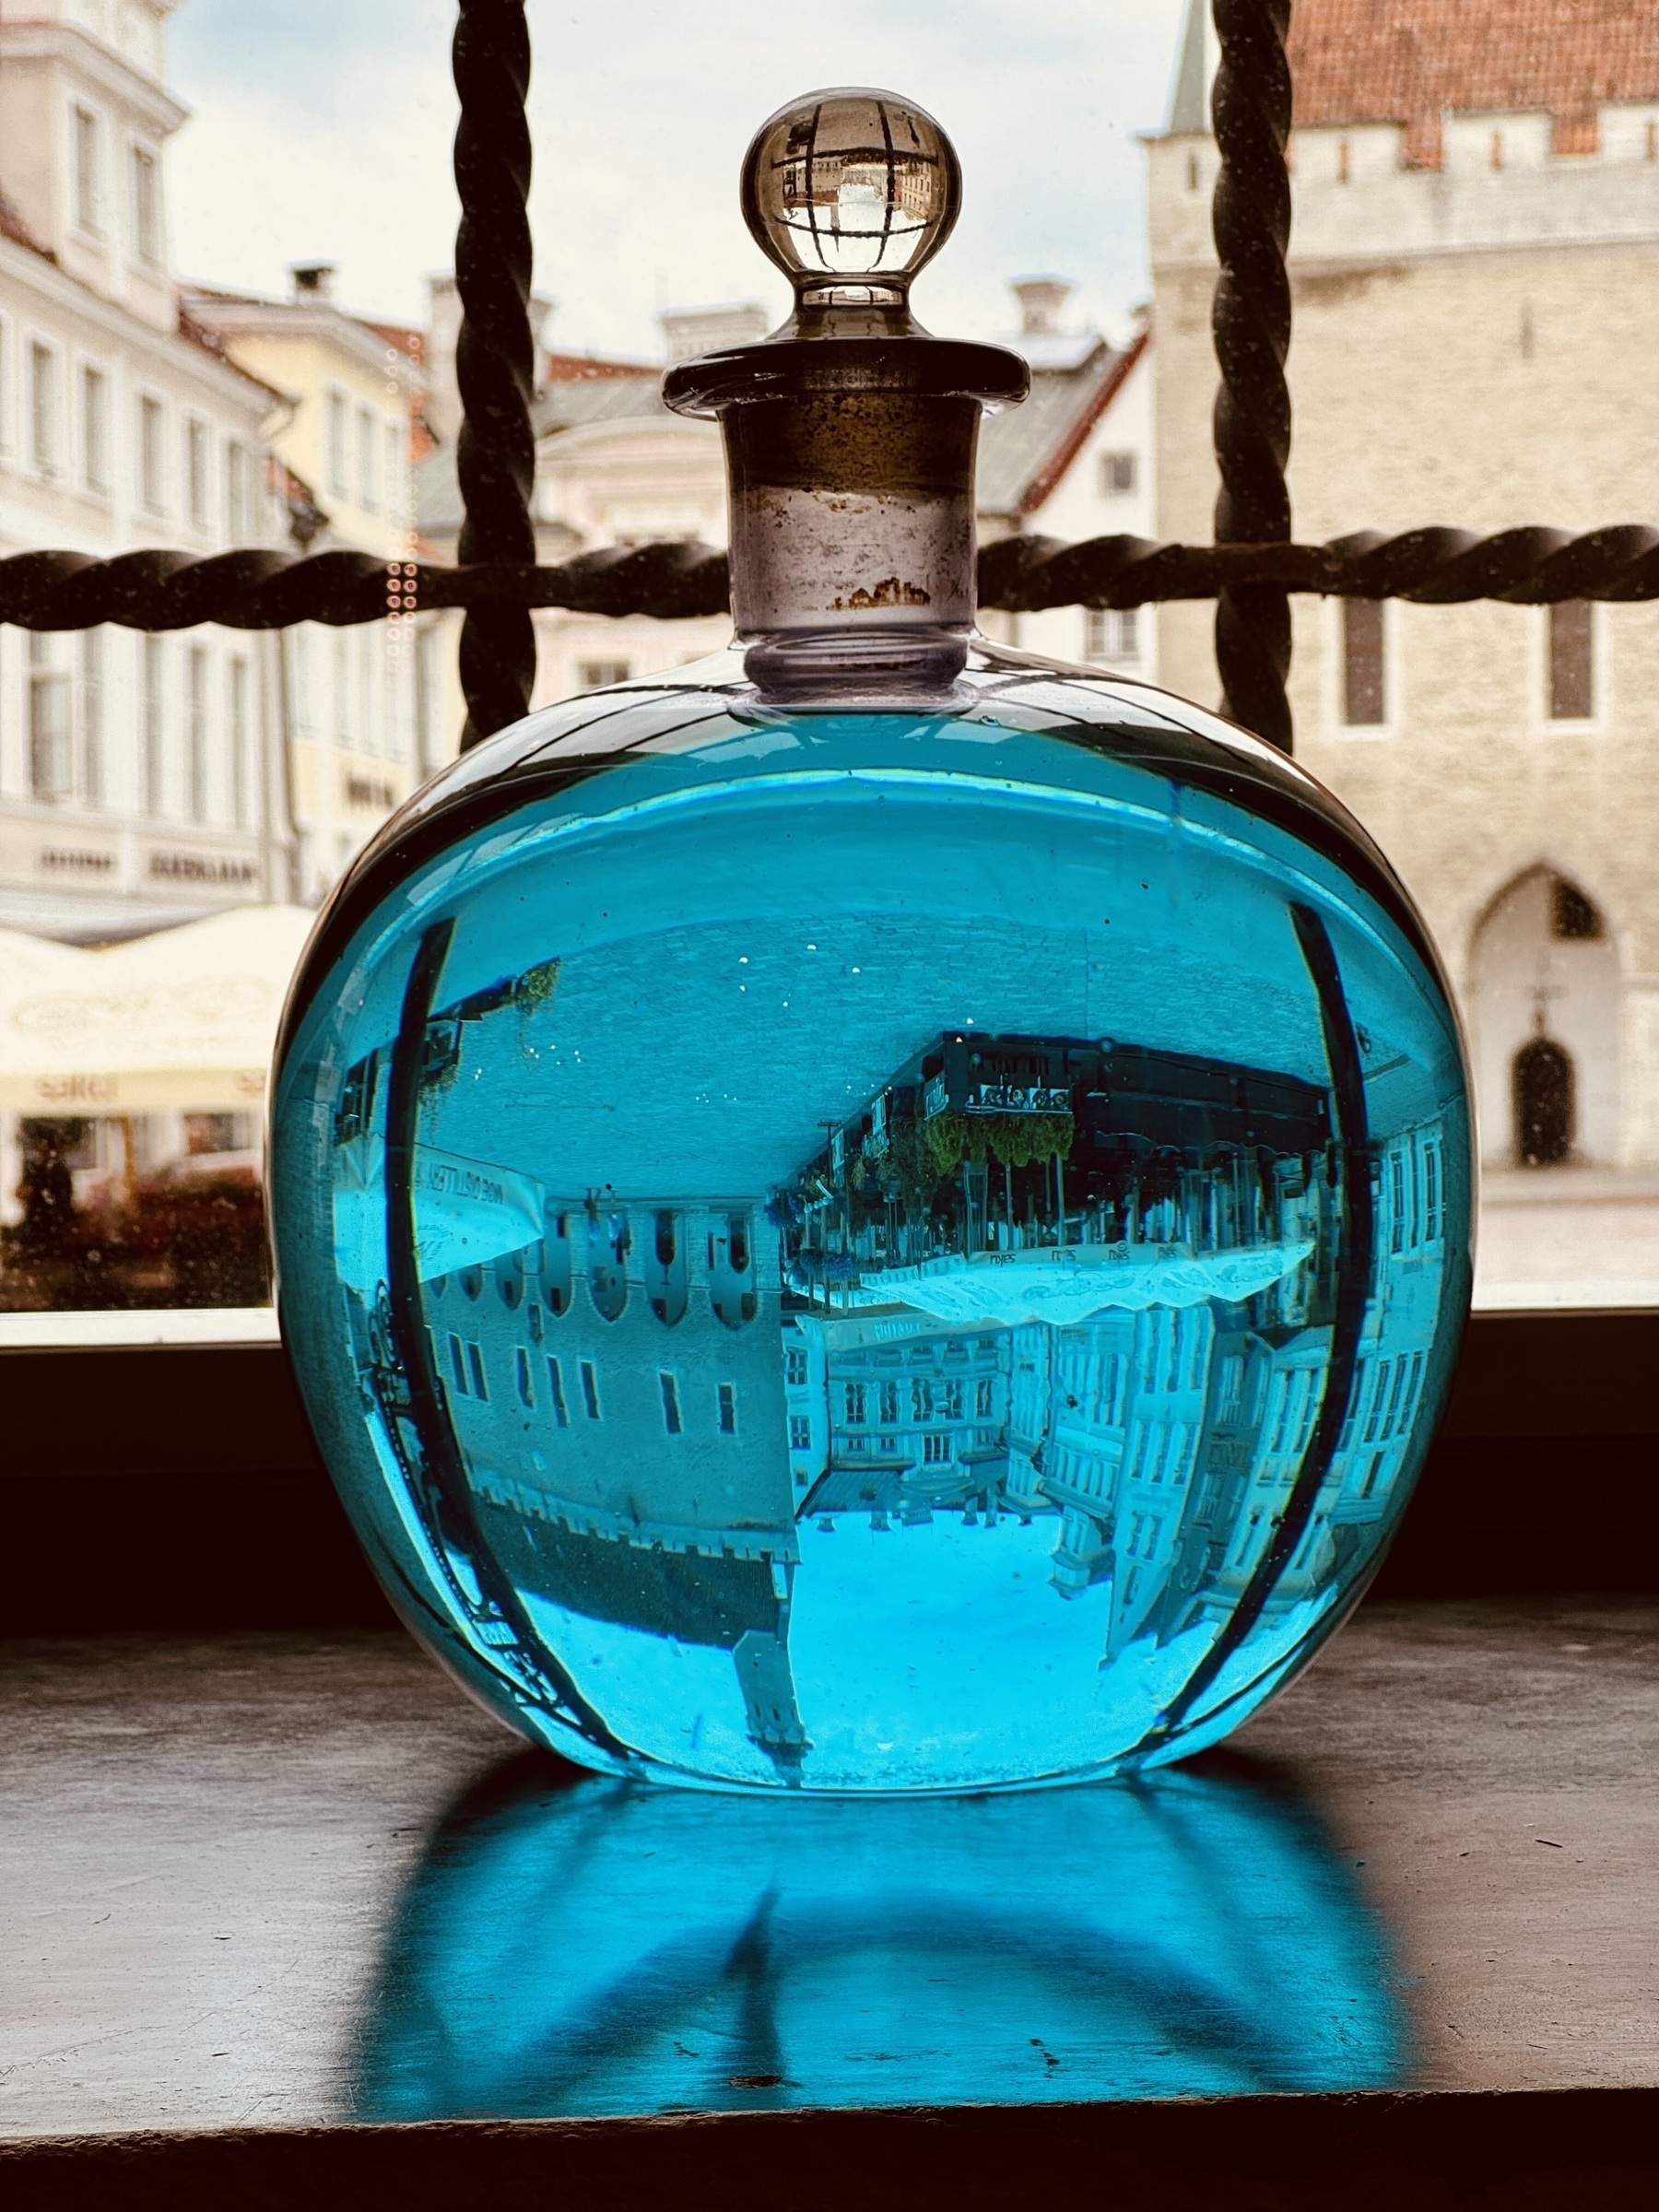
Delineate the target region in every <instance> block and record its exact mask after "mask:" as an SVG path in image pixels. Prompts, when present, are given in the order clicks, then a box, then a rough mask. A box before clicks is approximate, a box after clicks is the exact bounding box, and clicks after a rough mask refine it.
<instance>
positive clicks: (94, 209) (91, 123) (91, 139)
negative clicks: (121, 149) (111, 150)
mask: <svg viewBox="0 0 1659 2212" xmlns="http://www.w3.org/2000/svg"><path fill="white" fill-rule="evenodd" d="M72 121H73V129H74V135H75V219H76V222H77V223H78V224H79V225H80V227H81V229H83V230H86V231H89V232H90V233H91V234H92V236H94V237H98V236H100V235H101V233H102V230H103V181H102V178H101V175H100V163H99V143H98V118H97V116H96V115H94V114H93V113H92V112H91V111H90V110H89V109H88V108H81V107H77V108H76V109H75V111H74V114H73V118H72Z"/></svg>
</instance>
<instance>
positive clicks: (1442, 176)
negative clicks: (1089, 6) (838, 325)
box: [1147, 0, 1659, 1191]
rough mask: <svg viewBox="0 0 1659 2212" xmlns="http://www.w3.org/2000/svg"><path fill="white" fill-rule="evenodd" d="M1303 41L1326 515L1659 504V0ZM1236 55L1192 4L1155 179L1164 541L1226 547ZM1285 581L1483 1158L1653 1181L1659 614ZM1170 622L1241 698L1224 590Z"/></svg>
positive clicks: (1309, 680)
mask: <svg viewBox="0 0 1659 2212" xmlns="http://www.w3.org/2000/svg"><path fill="white" fill-rule="evenodd" d="M1290 49H1291V60H1292V67H1293V76H1294V84H1295V101H1296V105H1295V118H1294V127H1293V130H1292V134H1291V141H1290V163H1291V177H1292V199H1293V207H1294V217H1293V223H1292V229H1291V241H1290V270H1291V279H1292V292H1293V299H1294V316H1295V322H1294V335H1293V339H1292V347H1291V354H1290V360H1289V378H1290V388H1291V398H1292V406H1293V412H1294V424H1295V430H1294V448H1293V452H1292V454H1291V460H1290V485H1291V493H1292V503H1293V512H1294V517H1295V524H1294V527H1295V535H1297V537H1298V538H1299V539H1302V540H1322V539H1325V538H1331V537H1335V536H1339V535H1347V534H1348V533H1350V532H1354V531H1359V530H1377V531H1381V532H1384V533H1392V532H1395V531H1400V530H1406V529H1409V528H1413V527H1416V526H1418V525H1421V524H1457V525H1460V526H1462V527H1464V528H1466V529H1470V530H1474V531H1477V532H1487V531H1494V530H1499V529H1502V528H1506V527H1510V526H1512V525H1517V524H1550V525H1554V526H1557V527H1559V528H1562V529H1566V530H1571V531H1582V530H1586V529H1590V528H1592V527H1594V526H1595V525H1598V524H1608V523H1618V522H1626V521H1637V520H1641V519H1643V518H1644V517H1646V516H1647V515H1648V514H1649V513H1650V512H1652V510H1653V507H1654V505H1655V503H1656V502H1659V406H1656V403H1655V398H1654V391H1653V376H1652V371H1651V362H1652V359H1653V352H1654V347H1655V343H1656V341H1659V286H1656V283H1655V278H1656V277H1659V6H1653V5H1652V4H1651V0H1642V4H1641V5H1636V6H1623V7H1619V8H1611V7H1605V6H1582V7H1567V6H1559V7H1549V8H1540V7H1538V6H1531V5H1523V4H1522V0H1486V4H1485V5H1483V6H1481V7H1479V8H1469V7H1464V6H1456V5H1454V4H1453V0H1382V5H1376V6H1369V5H1368V6H1359V5H1358V4H1357V0H1300V5H1299V6H1298V7H1297V8H1296V10H1295V14H1294V18H1293V21H1292V27H1291V33H1290ZM1214 65H1215V53H1214V34H1213V31H1212V29H1211V28H1210V25H1209V11H1208V8H1207V6H1206V5H1204V4H1203V0H1193V5H1192V6H1191V8H1190V11H1189V16H1188V21H1187V26H1186V32H1185V38H1184V42H1183V46H1182V54H1181V58H1180V62H1179V65H1178V70H1177V81H1176V86H1175V92H1174V98H1173V102H1172V108H1171V119H1170V127H1169V129H1168V131H1167V132H1166V133H1165V134H1164V135H1162V136H1160V137H1159V138H1157V139H1155V140H1153V141H1152V142H1151V143H1150V144H1149V146H1148V148H1147V180H1148V214H1149V222H1150V233H1151V254H1152V263H1153V270H1154V280H1155V299H1156V313H1157V328H1158V353H1157V363H1156V404H1157V441H1158V460H1157V472H1158V502H1157V535H1159V536H1161V537H1166V538H1172V539H1183V540H1186V541H1189V542H1198V543H1202V542H1205V541H1206V540H1208V538H1209V537H1210V535H1211V530H1212V520H1213V512H1214V506H1215V498H1216V491H1217V476H1216V468H1215V462H1214V458H1213V451H1212V444H1211V434H1210V410H1211V406H1212V404H1213V401H1214V396H1215V389H1216V381H1217V371H1216V365H1215V359H1214V354H1213V351H1212V348H1211V342H1210V333H1209V312H1210V295H1211V289H1212V286H1213V283H1214V276H1215V254H1214V250H1213V246H1212V243H1211V237H1210V194H1211V191H1212V188H1213V186H1214V183H1215V179H1216V171H1217V153H1216V147H1215V143H1214V140H1213V138H1212V137H1211V135H1210V134H1209V126H1208V112H1207V87H1208V83H1209V80H1210V77H1211V75H1212V74H1213V69H1214ZM1292 604H1293V606H1294V620H1295V665H1294V670H1293V676H1292V683H1291V698H1292V705H1293V709H1294V713H1295V719H1296V731H1297V752H1298V756H1299V758H1300V759H1302V760H1304V761H1305V762H1306V763H1307V765H1308V766H1309V767H1310V768H1311V769H1312V771H1313V772H1314V773H1315V774H1316V775H1318V776H1319V777H1320V778H1322V780H1324V782H1326V783H1328V784H1329V785H1331V786H1332V787H1333V788H1334V789H1335V791H1336V792H1337V793H1338V794H1340V795H1341V796H1342V797H1343V798H1344V799H1346V800H1347V803H1348V804H1349V805H1350V806H1352V807H1353V808H1354V810H1355V812H1356V813H1357V814H1358V815H1359V818H1361V819H1362V820H1363V821H1364V822H1365V823H1366V824H1367V825H1368V826H1369V827H1370V828H1371V830H1372V831H1373V832H1374V833H1375V835H1376V836H1377V838H1378V840H1379V841H1380V842H1381V843H1382V846H1383V848H1384V849H1385V851H1387V853H1389V854H1390V856H1391V857H1392V858H1393V859H1394V862H1395V864H1396V865H1398V867H1399V868H1400V870H1401V872H1402V874H1403V875H1404V876H1405V877H1406V881H1407V883H1408V884H1409V885H1410V887H1411V888H1412V890H1413V892H1414V893H1415V895H1416V896H1417V898H1418V900H1419V901H1420V903H1421V904H1422V907H1423V909H1424V911H1425V912H1426V914H1427V916H1428V919H1429V922H1430V926H1431V928H1432V929H1433V931H1434V934H1435V935H1436V937H1437V939H1438V942H1439V944H1440V947H1441V952H1442V954H1443V956H1444V958H1445V959H1446V961H1447V964H1448V966H1449V968H1450V970H1451V971H1452V974H1453V982H1454V984H1455V986H1456V988H1457V991H1458V993H1459V994H1460V997H1461V1001H1462V1005H1463V1008H1464V1012H1465V1018H1466V1020H1467V1023H1468V1027H1469V1030H1470V1035H1471V1041H1472V1046H1473V1056H1474V1062H1475V1067H1476V1076H1477V1092H1478V1100H1477V1103H1478V1112H1479V1120H1480V1134H1481V1147H1482V1152H1483V1155H1484V1158H1485V1159H1486V1162H1487V1164H1488V1168H1491V1169H1496V1170H1498V1171H1502V1170H1503V1169H1504V1168H1506V1167H1518V1166H1520V1165H1521V1164H1523V1163H1530V1164H1532V1165H1539V1166H1542V1165H1551V1164H1559V1165H1563V1166H1567V1167H1571V1166H1573V1165H1575V1164H1576V1165H1577V1166H1579V1167H1581V1168H1583V1169H1586V1170H1597V1169H1599V1170H1602V1171H1614V1172H1615V1176H1616V1178H1617V1174H1618V1172H1621V1171H1622V1173H1623V1174H1624V1175H1625V1176H1626V1177H1627V1179H1628V1178H1630V1176H1631V1175H1632V1174H1633V1173H1636V1172H1637V1171H1642V1170H1647V1171H1650V1179H1651V1171H1652V1170H1653V1169H1654V1168H1659V883H1656V881H1655V877H1654V874H1653V865H1652V858H1651V846H1652V823H1653V818H1654V809H1655V805H1656V804H1659V748H1656V747H1655V745H1654V726H1653V714H1654V710H1653V699H1654V696H1655V688H1656V678H1659V610H1655V609H1654V608H1653V607H1650V606H1607V605H1591V604H1588V603H1581V604H1579V605H1577V606H1566V607H1560V608H1557V609H1554V610H1550V609H1547V608H1543V607H1529V606H1500V605H1490V604H1477V605H1474V606H1453V607H1434V606H1408V605H1406V604H1404V603H1399V602H1388V603H1386V604H1356V603H1349V604H1347V606H1345V605H1343V604H1341V603H1338V602H1327V603H1322V602H1320V601H1318V600H1314V599H1310V598H1299V599H1297V600H1295V601H1293V603H1292ZM1160 625H1161V627H1160V638H1161V641H1162V676H1163V679H1164V681H1166V682H1167V683H1168V684H1169V685H1170V686H1171V688H1172V689H1174V690H1176V691H1179V692H1182V693H1184V694H1186V695H1187V696H1189V697H1191V698H1194V699H1196V700H1202V701H1205V702H1206V703H1210V702H1213V701H1214V700H1216V698H1217V697H1218V690H1219V686H1218V678H1217V676H1216V670H1215V662H1214V656H1213V650H1212V642H1211V639H1212V610H1211V609H1210V607H1209V606H1202V605H1196V604H1194V605H1193V606H1171V607H1167V608H1165V609H1163V610H1162V612H1161V617H1160ZM1512 1180H1513V1179H1512ZM1572 1180H1573V1179H1572V1177H1571V1175H1569V1176H1567V1177H1563V1178H1560V1179H1559V1180H1558V1183H1557V1185H1556V1186H1554V1187H1556V1188H1558V1189H1560V1190H1562V1191H1564V1190H1565V1189H1566V1187H1567V1186H1568V1185H1569V1184H1571V1182H1572ZM1581 1180H1582V1179H1581ZM1528 1182H1529V1186H1530V1187H1531V1188H1532V1189H1533V1190H1534V1191H1536V1190H1538V1189H1539V1188H1540V1185H1539V1183H1538V1182H1537V1181H1536V1180H1535V1179H1531V1178H1529V1179H1528ZM1492 1187H1493V1189H1494V1190H1501V1187H1502V1179H1501V1172H1500V1176H1499V1179H1498V1181H1497V1182H1495V1183H1494V1185H1493V1186H1492Z"/></svg>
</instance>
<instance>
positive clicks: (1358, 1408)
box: [1338, 1352, 1424, 1496]
mask: <svg viewBox="0 0 1659 2212" xmlns="http://www.w3.org/2000/svg"><path fill="white" fill-rule="evenodd" d="M1423 1367H1424V1355H1423V1353H1421V1352H1401V1353H1399V1354H1398V1355H1397V1356H1396V1357H1395V1358H1394V1359H1378V1360H1366V1359H1362V1360H1361V1361H1360V1362H1359V1368H1358V1370H1357V1371H1356V1373H1355V1376H1354V1392H1353V1396H1352V1397H1351V1398H1350V1400H1349V1401H1348V1416H1347V1420H1346V1421H1345V1422H1344V1424H1343V1430H1342V1439H1341V1443H1340V1445H1339V1447H1338V1448H1339V1449H1341V1450H1346V1449H1347V1446H1348V1445H1349V1444H1350V1443H1351V1442H1352V1441H1353V1439H1354V1432H1355V1430H1359V1441H1360V1442H1361V1443H1363V1444H1377V1443H1384V1444H1385V1443H1387V1442H1388V1441H1389V1439H1390V1438H1391V1437H1396V1436H1405V1435H1406V1433H1407V1432H1408V1430H1410V1427H1411V1423H1412V1420H1413V1418H1415V1416H1416V1413H1417V1404H1418V1397H1419V1395H1420V1394H1421V1392H1422V1387H1423ZM1372 1472H1373V1477H1374V1473H1375V1470H1374V1469H1373V1471H1372ZM1366 1495H1367V1496H1369V1495H1370V1490H1369V1487H1368V1488H1367V1491H1366Z"/></svg>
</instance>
